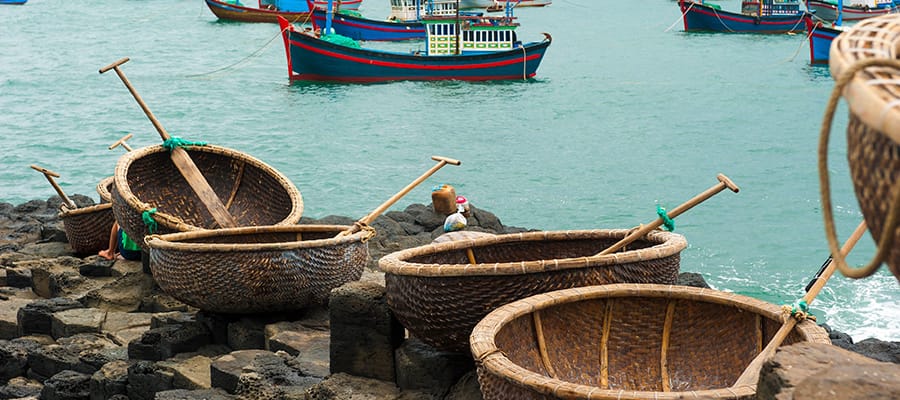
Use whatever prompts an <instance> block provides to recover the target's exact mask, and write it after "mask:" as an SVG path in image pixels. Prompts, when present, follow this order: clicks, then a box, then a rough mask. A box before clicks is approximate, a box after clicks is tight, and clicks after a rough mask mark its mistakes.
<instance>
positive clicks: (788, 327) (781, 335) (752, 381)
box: [734, 221, 866, 386]
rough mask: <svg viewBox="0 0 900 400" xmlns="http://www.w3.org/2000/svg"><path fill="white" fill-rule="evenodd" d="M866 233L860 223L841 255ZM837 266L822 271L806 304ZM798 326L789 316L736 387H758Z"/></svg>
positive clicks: (829, 266)
mask: <svg viewBox="0 0 900 400" xmlns="http://www.w3.org/2000/svg"><path fill="white" fill-rule="evenodd" d="M865 232H866V222H865V221H863V222H860V224H859V226H857V227H856V230H855V231H853V234H851V235H850V238H848V239H847V241H846V242H844V246H843V247H841V254H843V255H844V256H847V254H849V253H850V250H853V246H855V245H856V242H858V241H859V238H861V237H862V235H863V233H865ZM836 267H837V264H836V263H834V262H831V261H830V260H829V262H828V266H827V267H826V268H825V270H824V271H822V275H821V276H820V277H818V278H817V279H816V280H815V283H814V284H813V285H812V288H810V290H809V291H808V292H807V293H806V295H804V296H803V299H802V300H803V301H805V302H806V304H809V303H812V301H813V299H815V298H816V296H817V295H818V294H819V292H820V291H821V290H822V288H823V287H825V283H826V282H828V279H829V278H831V275H832V274H833V273H834V270H835V268H836ZM796 325H797V319H796V318H793V317H792V316H788V317H787V320H785V321H784V324H782V325H781V328H779V329H778V331H777V332H775V336H773V337H772V340H770V341H769V344H767V345H766V347H765V348H764V349H763V350H762V351H761V352H760V353H759V354H757V355H756V358H754V359H753V361H751V362H750V364H749V365H747V368H745V369H744V373H742V374H741V376H740V377H738V379H737V381H736V382H735V384H734V386H747V385H750V386H756V382H757V381H758V380H759V371H760V369H762V364H763V362H765V361H766V359H768V358H769V357H770V356H771V355H772V354H775V350H776V349H777V348H778V346H781V342H783V341H784V339H785V338H787V336H788V334H789V333H791V331H792V330H793V329H794V326H796Z"/></svg>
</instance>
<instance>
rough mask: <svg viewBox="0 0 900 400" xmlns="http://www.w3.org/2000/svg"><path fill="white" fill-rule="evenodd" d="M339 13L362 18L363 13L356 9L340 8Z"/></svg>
mask: <svg viewBox="0 0 900 400" xmlns="http://www.w3.org/2000/svg"><path fill="white" fill-rule="evenodd" d="M338 14H343V15H349V16H351V17H356V18H362V17H363V15H362V13H360V12H359V11H356V10H340V11H338Z"/></svg>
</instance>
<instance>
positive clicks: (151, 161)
mask: <svg viewBox="0 0 900 400" xmlns="http://www.w3.org/2000/svg"><path fill="white" fill-rule="evenodd" d="M185 149H186V150H187V152H188V153H189V155H190V158H191V159H192V160H193V162H194V163H195V164H196V166H197V168H198V169H199V171H200V172H201V173H203V175H204V177H205V178H206V180H207V181H208V182H209V185H210V186H211V187H212V188H213V190H214V191H215V193H216V195H217V196H218V197H219V198H220V199H222V203H223V204H224V205H225V207H226V209H227V211H228V213H229V214H231V216H232V217H233V218H234V220H235V222H236V223H237V226H238V227H244V226H268V225H291V224H294V223H296V222H297V221H299V220H300V216H301V214H302V213H303V200H302V198H301V196H300V191H299V190H297V188H296V187H295V186H294V184H293V183H291V182H290V181H289V180H288V179H287V177H285V176H284V175H283V174H281V173H280V172H278V171H277V170H275V169H274V168H272V167H270V166H269V165H267V164H265V163H263V162H262V161H260V160H257V159H256V158H253V157H251V156H249V155H247V154H245V153H241V152H238V151H235V150H231V149H227V148H224V147H219V146H213V145H206V146H188V147H186V148H185ZM112 195H113V201H112V203H113V212H114V213H115V216H116V220H117V221H118V222H119V225H120V226H121V227H122V229H123V230H124V231H125V233H127V234H128V236H129V237H131V238H132V239H133V240H134V241H135V243H138V244H139V245H140V246H141V248H142V249H143V250H145V251H148V250H149V249H147V247H146V244H145V243H144V240H143V239H144V236H146V235H148V234H150V233H159V234H165V233H175V232H186V231H195V230H201V229H215V228H219V226H218V224H217V223H216V221H215V219H214V218H213V216H212V214H210V212H209V210H208V209H207V208H206V207H205V205H204V203H203V202H202V201H201V200H200V198H199V197H198V196H197V195H196V194H195V193H194V191H193V190H192V189H191V186H190V184H189V183H188V182H187V180H185V179H184V178H183V177H182V175H181V174H180V172H179V171H178V169H177V168H176V166H175V164H174V163H173V162H172V161H171V159H170V156H169V152H168V150H166V149H165V148H163V147H162V146H150V147H145V148H141V149H136V150H134V151H130V152H128V153H126V154H124V155H123V156H122V157H121V158H120V159H119V162H118V163H117V164H116V172H115V190H114V191H113V192H112ZM154 210H155V212H153V211H154ZM145 212H148V216H149V217H152V219H153V220H154V221H155V222H156V223H157V224H158V230H157V231H156V232H150V228H149V227H148V225H146V223H145V219H144V216H145ZM150 212H153V213H152V214H149V213H150Z"/></svg>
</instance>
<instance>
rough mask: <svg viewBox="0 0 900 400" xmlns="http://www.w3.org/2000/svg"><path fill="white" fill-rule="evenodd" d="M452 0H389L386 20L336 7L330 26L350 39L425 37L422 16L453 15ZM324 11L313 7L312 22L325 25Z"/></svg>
mask: <svg viewBox="0 0 900 400" xmlns="http://www.w3.org/2000/svg"><path fill="white" fill-rule="evenodd" d="M456 13H457V10H456V0H434V1H425V0H391V15H390V17H388V19H387V20H375V19H367V18H363V17H362V16H360V15H358V14H357V15H354V14H355V13H354V12H345V11H340V12H337V13H335V14H334V16H333V18H332V21H331V27H332V28H333V29H334V32H335V33H337V34H338V35H341V36H346V37H348V38H350V39H353V40H367V41H396V40H412V39H425V25H423V24H422V22H421V20H422V17H423V16H425V15H434V16H454V17H455V16H456ZM326 14H327V11H325V10H324V9H320V8H318V7H317V8H316V9H315V10H314V11H313V15H312V19H313V23H314V24H316V25H325V19H326V18H327V15H326Z"/></svg>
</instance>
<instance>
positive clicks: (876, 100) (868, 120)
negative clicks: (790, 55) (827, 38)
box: [828, 14, 900, 143]
mask: <svg viewBox="0 0 900 400" xmlns="http://www.w3.org/2000/svg"><path fill="white" fill-rule="evenodd" d="M897 28H900V19H898V18H897V16H896V15H895V14H888V15H883V16H878V17H872V18H866V19H864V20H862V21H859V22H858V23H856V24H855V25H853V26H852V27H850V28H849V29H847V30H845V31H844V32H842V33H841V34H840V35H839V36H838V37H836V38H835V39H834V42H833V44H832V46H831V49H830V51H829V56H828V57H829V58H828V59H829V62H828V63H829V68H830V70H831V75H832V77H833V78H834V79H835V80H837V79H838V77H840V76H841V75H842V74H843V73H844V72H845V71H847V70H848V69H850V68H851V67H852V66H853V64H855V63H857V62H860V61H863V60H867V59H894V58H896V57H897V54H895V53H896V52H895V50H894V48H895V47H898V46H900V29H897ZM861 44H865V45H864V46H861ZM861 49H864V50H861ZM886 73H890V74H891V75H893V76H894V77H895V79H897V78H900V71H897V70H895V69H892V68H888V67H868V68H865V69H863V70H862V71H859V72H857V73H856V75H855V76H854V77H853V79H852V80H851V81H850V82H849V83H848V84H847V86H846V87H845V88H844V93H843V95H844V98H845V99H846V100H847V104H848V107H849V109H850V112H851V113H852V114H854V115H856V116H858V117H859V118H860V119H861V120H862V121H863V122H864V123H865V124H866V125H868V126H869V127H872V128H874V129H875V130H877V131H879V132H882V133H883V134H884V135H886V136H887V137H889V138H891V140H893V141H894V142H895V143H900V110H898V109H897V108H896V106H897V104H896V101H895V100H896V96H895V95H894V94H892V93H891V91H889V90H887V89H885V87H886V85H891V82H885V79H884V78H883V77H884V75H885V74H886ZM879 76H880V77H881V79H880V80H879ZM891 87H892V88H894V89H895V90H896V89H897V86H896V84H893V85H892V86H891Z"/></svg>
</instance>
